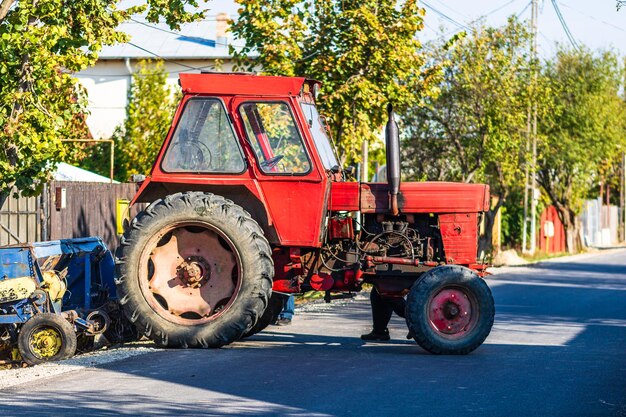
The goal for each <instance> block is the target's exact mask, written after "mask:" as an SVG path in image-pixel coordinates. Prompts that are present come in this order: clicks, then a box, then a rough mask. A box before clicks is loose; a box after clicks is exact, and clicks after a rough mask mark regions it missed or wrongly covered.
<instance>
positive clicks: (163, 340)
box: [116, 192, 274, 348]
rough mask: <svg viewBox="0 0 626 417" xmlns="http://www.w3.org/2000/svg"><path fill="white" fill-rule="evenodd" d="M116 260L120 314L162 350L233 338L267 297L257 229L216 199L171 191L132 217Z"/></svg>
mask: <svg viewBox="0 0 626 417" xmlns="http://www.w3.org/2000/svg"><path fill="white" fill-rule="evenodd" d="M116 255H117V265H116V272H117V273H116V275H117V281H116V283H117V292H118V296H119V299H120V303H121V304H122V306H123V309H124V313H125V314H126V316H127V317H128V319H129V320H130V321H131V322H132V323H134V324H135V326H136V327H137V330H138V331H139V332H140V333H141V334H143V335H145V336H147V337H149V338H151V339H152V340H154V341H155V342H156V343H157V344H159V345H161V346H168V347H182V348H186V347H203V348H207V347H220V346H223V345H226V344H229V343H231V342H233V341H235V340H238V339H240V338H241V337H242V335H243V334H244V333H246V332H247V331H248V330H249V329H251V328H252V326H254V324H255V323H256V322H257V320H258V318H259V317H261V315H262V314H263V311H264V310H265V308H266V306H267V304H268V300H269V298H270V296H271V292H272V278H273V275H274V264H273V262H272V257H271V248H270V245H269V243H268V242H267V239H265V237H264V235H263V231H262V229H261V228H260V227H259V225H258V224H257V222H256V221H254V220H253V219H252V218H251V217H250V215H249V214H248V213H247V212H246V211H245V210H243V209H242V208H241V207H239V206H238V205H236V204H234V203H233V202H232V201H230V200H227V199H225V198H223V197H221V196H217V195H214V194H209V193H201V192H186V193H177V194H173V195H170V196H167V197H165V198H164V199H161V200H157V201H155V202H154V203H152V204H150V206H148V207H147V208H146V209H145V210H144V211H143V212H141V213H140V214H139V215H137V217H135V219H133V221H132V222H131V225H130V227H129V228H128V230H127V231H126V232H125V233H124V235H123V237H122V239H121V242H120V247H119V248H118V251H117V253H116Z"/></svg>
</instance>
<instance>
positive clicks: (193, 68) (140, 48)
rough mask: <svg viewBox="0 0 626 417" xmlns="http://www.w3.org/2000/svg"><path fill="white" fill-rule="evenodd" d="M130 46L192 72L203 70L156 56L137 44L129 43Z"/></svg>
mask: <svg viewBox="0 0 626 417" xmlns="http://www.w3.org/2000/svg"><path fill="white" fill-rule="evenodd" d="M128 44H129V45H130V46H134V47H135V48H137V49H139V50H142V51H144V52H146V53H148V54H150V55H153V56H155V57H157V58H159V59H162V60H163V61H169V62H171V63H173V64H176V65H180V66H181V67H185V68H188V69H192V70H200V69H201V68H199V67H192V66H191V65H187V64H183V63H181V62H178V61H174V60H172V59H167V58H163V57H162V56H160V55H159V54H156V53H154V52H152V51H149V50H147V49H146V48H142V47H141V46H139V45H136V44H134V43H132V42H128Z"/></svg>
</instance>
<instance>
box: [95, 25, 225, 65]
mask: <svg viewBox="0 0 626 417" xmlns="http://www.w3.org/2000/svg"><path fill="white" fill-rule="evenodd" d="M119 30H120V31H122V32H125V33H127V34H128V35H130V42H129V43H120V44H116V45H113V46H105V47H103V48H102V51H101V52H100V53H99V54H98V55H99V58H100V59H125V58H155V57H156V56H159V57H161V58H165V59H172V58H178V59H189V58H193V59H202V58H213V59H215V58H228V57H230V54H229V52H228V46H227V45H226V44H227V42H228V41H227V39H221V40H220V41H221V42H218V41H217V40H216V36H215V34H216V20H215V18H211V17H208V18H206V19H204V20H201V21H198V22H193V23H188V24H185V25H182V26H181V29H180V31H174V30H170V29H169V27H168V26H167V25H166V24H163V23H158V24H155V23H149V22H147V21H146V20H145V18H144V17H142V16H138V17H136V18H133V20H130V21H128V22H124V23H122V24H121V25H120V27H119Z"/></svg>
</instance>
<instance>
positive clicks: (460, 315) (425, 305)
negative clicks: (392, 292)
mask: <svg viewBox="0 0 626 417" xmlns="http://www.w3.org/2000/svg"><path fill="white" fill-rule="evenodd" d="M494 315H495V307H494V301H493V296H492V295H491V290H490V289H489V287H488V286H487V284H486V283H485V281H484V280H483V279H482V278H480V277H479V276H478V275H476V274H475V273H474V272H473V271H472V270H470V269H468V268H465V267H462V266H457V265H446V266H440V267H437V268H433V269H431V270H430V271H428V272H425V273H424V274H423V275H422V276H421V277H420V278H419V280H418V281H416V282H415V283H414V284H413V287H411V291H410V292H409V295H408V297H407V303H406V322H407V325H408V327H409V330H410V332H411V333H412V334H413V337H414V339H415V341H416V342H417V344H418V345H420V346H421V347H422V348H424V349H425V350H427V351H429V352H431V353H434V354H439V355H465V354H468V353H470V352H472V351H473V350H474V349H476V348H477V347H479V346H480V345H481V344H482V343H483V342H484V341H485V339H486V338H487V336H488V335H489V333H490V332H491V327H492V326H493V320H494Z"/></svg>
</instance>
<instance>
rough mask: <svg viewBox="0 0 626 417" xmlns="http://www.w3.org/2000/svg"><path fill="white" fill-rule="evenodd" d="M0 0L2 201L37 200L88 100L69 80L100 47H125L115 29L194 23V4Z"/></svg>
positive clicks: (188, 0) (184, 0)
mask: <svg viewBox="0 0 626 417" xmlns="http://www.w3.org/2000/svg"><path fill="white" fill-rule="evenodd" d="M118 3H119V1H115V0H111V1H94V0H19V1H16V0H2V1H1V3H0V57H2V59H0V125H1V126H3V128H2V130H1V131H0V144H1V148H2V150H0V194H3V193H6V192H7V191H8V190H9V189H10V188H11V187H12V186H13V185H15V186H16V187H17V188H18V189H19V190H20V192H21V193H22V194H25V195H32V194H36V193H37V192H38V191H39V190H40V188H41V185H42V184H43V182H45V181H46V180H47V179H48V175H49V172H50V171H51V170H52V169H53V168H54V164H55V163H56V162H58V161H61V160H62V159H63V158H64V155H65V150H64V147H63V145H62V143H61V139H64V138H67V139H71V138H81V137H84V135H85V132H84V131H83V130H82V129H76V127H77V125H80V123H79V122H80V121H81V120H82V119H83V118H84V117H85V115H86V113H87V110H86V105H87V101H86V94H85V91H84V89H83V88H82V87H81V86H80V85H79V84H78V83H77V81H76V79H74V78H73V77H72V73H74V72H77V71H81V70H84V69H85V68H87V67H89V66H90V65H93V64H94V63H95V62H96V60H97V57H98V52H99V51H100V50H101V48H102V46H103V45H111V44H114V43H116V42H121V41H125V40H126V36H125V35H124V34H123V33H120V32H118V31H116V27H117V26H118V25H119V24H120V23H121V22H123V21H125V20H127V19H128V18H130V17H131V16H132V15H133V14H136V13H140V12H143V11H144V10H146V11H147V18H148V20H150V21H152V22H155V21H157V20H158V19H159V16H163V18H164V19H165V21H166V22H167V23H168V24H169V25H170V26H171V27H173V28H176V27H177V25H178V23H180V22H186V21H190V20H192V19H196V18H198V17H199V16H200V14H198V13H193V12H186V11H185V10H184V6H185V5H192V6H193V5H196V2H195V1H192V0H173V1H170V0H168V1H165V0H148V1H147V4H146V5H144V6H141V7H131V8H129V9H126V10H119V9H118V8H117V5H118Z"/></svg>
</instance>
